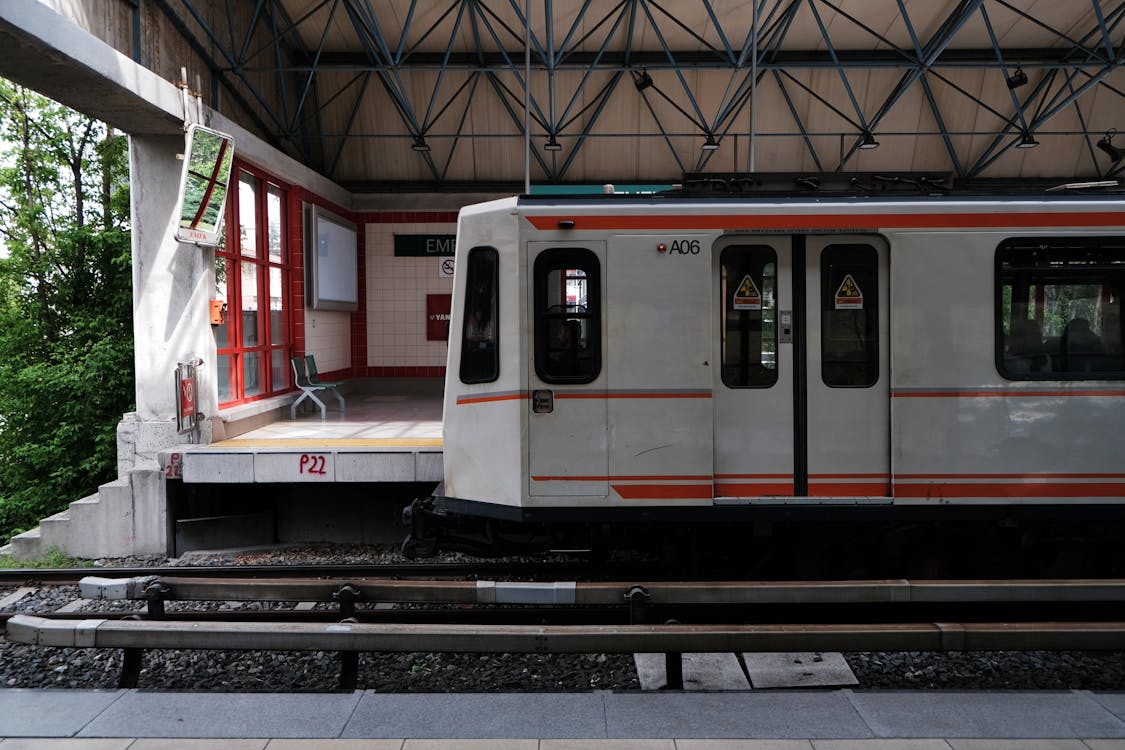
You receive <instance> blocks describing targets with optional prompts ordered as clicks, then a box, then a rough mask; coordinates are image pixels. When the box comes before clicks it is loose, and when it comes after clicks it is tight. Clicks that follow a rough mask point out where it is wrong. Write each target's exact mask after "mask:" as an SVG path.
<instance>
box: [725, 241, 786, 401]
mask: <svg viewBox="0 0 1125 750" xmlns="http://www.w3.org/2000/svg"><path fill="white" fill-rule="evenodd" d="M719 275H720V278H719V283H720V285H721V287H722V302H721V304H722V306H723V307H722V329H721V330H722V332H721V336H722V350H723V364H722V376H723V383H724V384H726V385H727V386H729V387H731V388H768V387H770V386H772V385H773V384H774V383H776V382H777V253H776V252H775V251H774V249H773V248H772V247H768V246H764V245H754V246H743V245H739V246H735V247H728V248H726V249H725V250H723V254H722V256H721V258H720V271H719Z"/></svg>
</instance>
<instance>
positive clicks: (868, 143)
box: [859, 130, 879, 151]
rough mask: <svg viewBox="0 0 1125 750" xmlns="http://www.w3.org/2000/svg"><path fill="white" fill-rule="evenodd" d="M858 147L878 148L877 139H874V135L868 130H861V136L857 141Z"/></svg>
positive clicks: (866, 148)
mask: <svg viewBox="0 0 1125 750" xmlns="http://www.w3.org/2000/svg"><path fill="white" fill-rule="evenodd" d="M859 147H860V148H862V149H864V150H865V151H866V150H870V149H873V148H879V141H877V140H875V136H873V135H871V131H870V130H865V131H863V136H862V138H861V139H860V141H859Z"/></svg>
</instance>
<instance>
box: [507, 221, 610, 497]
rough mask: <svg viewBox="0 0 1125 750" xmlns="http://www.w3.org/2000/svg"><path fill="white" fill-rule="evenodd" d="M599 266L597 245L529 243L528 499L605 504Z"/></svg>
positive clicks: (602, 251) (601, 271)
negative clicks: (558, 498)
mask: <svg viewBox="0 0 1125 750" xmlns="http://www.w3.org/2000/svg"><path fill="white" fill-rule="evenodd" d="M604 262H605V243H604V242H585V243H580V244H574V243H571V244H560V243H550V242H529V243H528V249H527V268H528V272H529V274H530V278H531V284H530V285H529V288H528V301H527V304H528V306H529V310H530V311H531V316H530V318H531V319H530V321H529V325H530V327H531V331H530V333H531V337H530V341H531V346H530V351H529V352H528V357H529V360H530V361H529V363H528V390H529V392H530V398H531V405H530V409H531V413H530V414H529V415H528V429H527V443H528V494H529V495H530V496H532V497H549V496H562V497H582V496H593V497H605V496H606V495H607V494H608V492H609V482H608V474H609V468H608V467H609V460H608V453H607V430H606V425H607V418H606V399H605V374H604V372H603V370H604V367H603V361H602V351H603V348H604V347H603V344H602V331H603V323H602V320H603V307H602V283H603V281H602V279H603V276H604V268H603V266H604Z"/></svg>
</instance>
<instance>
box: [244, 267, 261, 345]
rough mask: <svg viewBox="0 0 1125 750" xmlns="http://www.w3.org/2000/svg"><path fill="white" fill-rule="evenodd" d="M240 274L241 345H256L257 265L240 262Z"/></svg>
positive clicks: (259, 337) (259, 338)
mask: <svg viewBox="0 0 1125 750" xmlns="http://www.w3.org/2000/svg"><path fill="white" fill-rule="evenodd" d="M239 265H240V266H241V276H242V279H241V280H242V345H243V346H258V345H259V344H260V343H261V336H260V334H259V333H258V331H259V328H258V266H256V265H255V264H253V263H240V264H239Z"/></svg>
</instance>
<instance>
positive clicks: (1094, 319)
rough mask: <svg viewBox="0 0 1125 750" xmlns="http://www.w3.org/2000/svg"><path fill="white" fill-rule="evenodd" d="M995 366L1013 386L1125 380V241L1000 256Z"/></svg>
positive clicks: (1006, 250)
mask: <svg viewBox="0 0 1125 750" xmlns="http://www.w3.org/2000/svg"><path fill="white" fill-rule="evenodd" d="M997 265H998V273H997V282H998V284H999V286H1000V289H999V292H1000V293H999V295H998V296H997V300H998V304H999V309H998V310H997V321H998V323H999V326H998V327H999V334H998V336H997V347H998V352H997V365H998V369H999V371H1000V373H1001V374H1002V375H1004V377H1006V378H1008V379H1009V380H1050V379H1054V380H1082V379H1085V380H1120V379H1122V378H1125V346H1123V344H1125V340H1123V333H1125V332H1123V330H1122V326H1121V304H1122V302H1121V300H1122V296H1125V246H1123V245H1122V244H1121V242H1120V241H1119V240H1099V239H1096V238H1095V239H1089V240H1086V239H1083V240H1030V239H1029V240H1012V241H1009V242H1006V243H1004V245H1001V247H1000V249H999V250H998V251H997Z"/></svg>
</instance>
